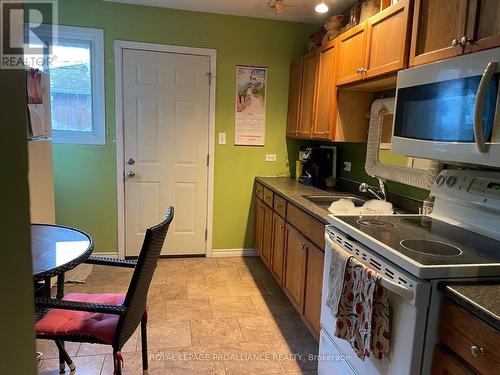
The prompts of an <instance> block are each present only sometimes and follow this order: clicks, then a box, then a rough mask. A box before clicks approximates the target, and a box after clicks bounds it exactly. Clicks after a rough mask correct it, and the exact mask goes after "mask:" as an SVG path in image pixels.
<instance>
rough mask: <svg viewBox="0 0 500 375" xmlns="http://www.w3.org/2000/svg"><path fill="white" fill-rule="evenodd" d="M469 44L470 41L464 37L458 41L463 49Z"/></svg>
mask: <svg viewBox="0 0 500 375" xmlns="http://www.w3.org/2000/svg"><path fill="white" fill-rule="evenodd" d="M470 42H471V40H470V39H469V38H467V37H466V36H465V35H464V36H463V37H462V39H460V45H461V46H462V47H465V46H466V45H467V44H469V43H470Z"/></svg>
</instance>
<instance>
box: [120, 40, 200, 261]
mask: <svg viewBox="0 0 500 375" xmlns="http://www.w3.org/2000/svg"><path fill="white" fill-rule="evenodd" d="M208 72H210V59H209V57H208V56H199V55H186V54H176V53H166V52H152V51H143V50H132V49H124V50H123V119H124V161H125V168H124V170H125V231H126V233H125V254H126V255H127V256H135V255H138V253H139V251H140V247H141V244H142V241H143V239H144V233H145V231H146V228H148V227H149V226H151V225H154V224H157V223H159V222H160V221H161V220H163V218H164V216H165V212H166V209H167V206H169V205H173V206H174V207H175V216H174V220H173V222H172V225H171V226H170V229H169V232H168V235H167V240H166V242H165V245H164V247H163V250H162V254H163V255H180V254H205V252H206V238H205V230H206V225H207V173H208V167H207V158H208V132H209V99H210V97H209V76H208V75H207V73H208Z"/></svg>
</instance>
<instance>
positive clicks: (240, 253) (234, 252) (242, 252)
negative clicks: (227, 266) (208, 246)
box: [212, 249, 257, 258]
mask: <svg viewBox="0 0 500 375" xmlns="http://www.w3.org/2000/svg"><path fill="white" fill-rule="evenodd" d="M255 256H257V251H255V249H213V250H212V258H216V257H217V258H223V257H255Z"/></svg>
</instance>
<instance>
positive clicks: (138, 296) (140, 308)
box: [113, 207, 174, 350]
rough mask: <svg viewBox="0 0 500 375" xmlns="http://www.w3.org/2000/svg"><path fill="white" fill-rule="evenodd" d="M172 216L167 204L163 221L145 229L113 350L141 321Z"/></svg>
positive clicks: (127, 337)
mask: <svg viewBox="0 0 500 375" xmlns="http://www.w3.org/2000/svg"><path fill="white" fill-rule="evenodd" d="M173 217H174V208H173V207H169V208H168V210H167V214H166V216H165V220H164V221H163V222H161V223H160V224H158V225H156V226H154V227H151V228H148V229H147V230H146V235H145V236H144V242H143V244H142V248H141V252H140V253H139V258H138V259H137V265H136V266H135V268H134V273H133V274H132V279H131V281H130V285H129V288H128V291H127V295H126V297H125V302H124V303H123V305H124V306H125V307H127V312H126V313H125V314H123V315H122V316H121V317H120V319H119V320H118V325H117V327H116V337H115V343H114V344H113V346H114V347H115V349H116V350H121V348H122V347H123V345H125V343H126V342H127V340H128V339H129V338H130V336H132V334H133V333H134V331H135V330H136V328H137V326H138V325H139V323H140V321H141V318H142V316H143V314H144V311H145V309H146V303H147V298H148V289H149V285H150V284H151V280H152V278H153V274H154V271H155V269H156V266H157V264H158V258H159V257H160V253H161V249H162V247H163V243H164V242H165V237H166V235H167V231H168V228H169V226H170V223H171V222H172V219H173Z"/></svg>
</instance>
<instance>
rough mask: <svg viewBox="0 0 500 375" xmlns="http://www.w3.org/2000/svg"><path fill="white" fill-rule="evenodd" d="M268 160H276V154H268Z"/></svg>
mask: <svg viewBox="0 0 500 375" xmlns="http://www.w3.org/2000/svg"><path fill="white" fill-rule="evenodd" d="M266 161H276V154H266Z"/></svg>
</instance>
